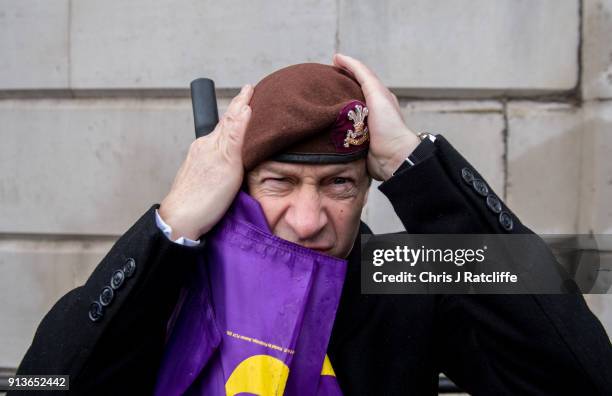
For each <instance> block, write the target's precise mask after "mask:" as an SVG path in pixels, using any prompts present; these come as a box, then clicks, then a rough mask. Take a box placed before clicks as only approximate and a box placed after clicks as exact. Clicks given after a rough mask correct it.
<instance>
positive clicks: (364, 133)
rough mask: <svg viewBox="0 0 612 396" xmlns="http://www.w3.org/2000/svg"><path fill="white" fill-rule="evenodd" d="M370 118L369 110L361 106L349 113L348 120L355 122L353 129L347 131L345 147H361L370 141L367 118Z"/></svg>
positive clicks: (357, 105) (356, 106)
mask: <svg viewBox="0 0 612 396" xmlns="http://www.w3.org/2000/svg"><path fill="white" fill-rule="evenodd" d="M367 116H368V108H367V107H365V106H361V105H359V104H356V105H355V108H354V109H353V110H351V111H349V112H348V115H347V117H348V119H349V120H351V121H353V129H349V130H348V131H346V136H345V138H344V147H349V146H351V145H353V146H359V145H361V144H363V143H364V142H365V141H366V140H368V139H369V133H368V127H367V125H366V117H367Z"/></svg>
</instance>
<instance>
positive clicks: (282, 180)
mask: <svg viewBox="0 0 612 396" xmlns="http://www.w3.org/2000/svg"><path fill="white" fill-rule="evenodd" d="M266 181H272V182H281V183H282V182H286V181H287V178H286V177H269V178H267V179H265V180H264V182H266Z"/></svg>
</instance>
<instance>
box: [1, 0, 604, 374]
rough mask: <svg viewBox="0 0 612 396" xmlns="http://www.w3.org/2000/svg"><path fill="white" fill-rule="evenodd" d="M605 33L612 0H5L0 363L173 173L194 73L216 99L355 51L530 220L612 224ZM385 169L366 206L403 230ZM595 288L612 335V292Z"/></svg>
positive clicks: (533, 223) (412, 113)
mask: <svg viewBox="0 0 612 396" xmlns="http://www.w3.org/2000/svg"><path fill="white" fill-rule="evenodd" d="M610 37H612V0H604V1H590V0H584V1H580V0H531V1H529V0H523V1H515V0H495V1H490V0H458V1H454V2H433V1H430V0H412V1H395V0H387V1H377V2H365V1H348V0H301V1H283V2H280V1H278V2H273V1H263V0H254V1H249V2H247V1H237V0H228V1H223V2H221V1H210V0H199V1H197V0H179V1H177V0H172V1H170V0H156V1H150V0H131V1H123V0H106V1H94V0H72V1H70V0H0V54H1V55H0V301H2V304H1V305H0V367H15V366H16V365H17V364H18V362H19V361H20V359H21V357H22V356H23V354H24V352H25V350H26V348H27V346H28V345H29V343H30V341H31V338H32V335H33V333H34V330H35V328H36V326H37V325H38V323H39V322H40V320H41V318H42V316H43V315H44V313H45V312H47V311H48V309H49V308H50V307H51V306H52V305H53V303H54V302H55V301H56V300H57V299H58V298H59V297H60V296H62V295H63V294H64V293H65V292H67V291H68V290H69V289H71V288H74V287H76V286H78V285H80V284H82V283H83V282H84V281H85V280H86V279H87V276H88V274H89V273H90V272H91V271H92V269H93V268H94V267H95V265H96V264H97V263H98V262H99V260H100V259H101V258H102V257H103V256H104V254H105V253H106V252H107V251H108V249H109V248H110V246H111V245H112V243H113V241H114V240H115V239H116V238H117V237H118V236H119V235H121V234H122V233H123V232H124V231H125V230H126V229H127V228H128V227H129V226H130V225H131V224H132V223H133V222H134V221H135V220H136V219H137V218H138V217H139V216H140V215H141V214H142V213H143V212H144V211H145V210H147V209H148V208H149V207H150V205H152V204H153V203H155V202H159V201H160V200H161V199H162V198H163V196H164V194H165V193H166V192H167V191H168V189H169V187H170V184H171V182H172V180H173V177H174V174H175V172H176V170H177V169H178V166H179V164H180V162H181V161H182V159H183V157H184V155H185V153H186V151H187V148H188V145H189V143H190V142H191V141H192V139H193V120H192V114H191V103H190V100H189V91H188V86H189V82H190V81H191V80H192V79H194V78H196V77H201V76H206V77H209V78H212V79H214V80H215V82H216V84H217V88H218V96H219V98H220V106H221V110H223V109H224V107H225V106H226V105H227V103H228V101H229V99H230V98H231V97H232V96H233V95H234V94H235V93H236V92H237V90H238V88H239V87H240V86H241V85H243V84H245V83H255V82H257V81H258V80H259V79H260V78H261V77H262V76H264V75H266V74H268V73H270V72H271V71H273V70H275V69H277V68H280V67H282V66H286V65H288V64H293V63H299V62H308V61H310V62H322V63H329V62H330V60H331V56H332V54H333V53H334V52H336V51H339V52H344V53H347V54H349V55H353V56H355V57H357V58H360V59H362V60H363V61H364V62H366V63H367V64H368V65H370V66H371V67H372V68H373V69H374V70H375V71H376V72H377V73H378V74H379V76H380V77H381V78H382V79H383V80H384V82H385V83H386V84H387V85H388V86H389V87H391V88H392V89H393V91H394V92H395V93H396V94H398V96H400V99H401V106H402V109H403V112H404V115H405V119H406V121H407V123H408V125H409V126H410V127H411V128H413V129H414V130H417V131H421V130H426V131H430V132H435V133H441V134H443V135H444V136H445V137H447V138H448V139H449V140H450V142H451V143H453V144H454V145H455V147H456V148H458V149H459V151H461V152H462V153H463V154H464V156H465V157H466V158H467V159H468V160H470V161H471V162H472V163H473V164H474V166H475V167H477V168H478V169H479V170H480V171H481V172H482V173H483V175H484V176H485V178H486V179H487V180H488V181H489V183H490V184H491V186H492V187H493V189H494V190H495V191H496V192H497V193H498V194H499V195H500V196H501V197H504V198H505V200H506V202H507V203H508V205H509V206H510V207H511V208H512V209H513V210H514V211H515V212H516V213H517V215H518V216H519V217H520V218H521V220H522V221H523V222H524V223H526V224H527V225H528V226H530V227H531V228H532V229H533V230H535V231H537V232H541V233H545V232H549V233H575V232H594V233H612V206H611V205H610V202H612V161H610V160H609V157H610V156H612V129H611V127H612V100H611V99H612V40H610ZM377 185H378V184H377V183H374V185H373V187H372V192H371V195H370V201H369V204H368V206H367V207H366V209H365V211H364V213H363V219H364V221H366V222H367V223H368V224H370V225H371V226H372V228H373V230H374V231H375V232H387V231H397V230H399V229H401V224H400V223H399V221H398V220H397V218H396V216H395V215H394V213H393V210H392V209H391V207H390V205H389V204H388V202H387V201H386V199H385V198H384V197H383V196H382V194H381V193H380V192H379V191H378V190H377V189H376V187H377ZM609 250H610V251H611V252H612V246H610V247H609ZM606 257H607V258H608V260H610V261H612V253H608V255H607V256H606ZM587 298H588V301H589V303H590V305H591V307H592V309H593V310H594V312H595V313H596V314H597V315H598V316H599V317H600V319H601V320H602V321H603V322H604V324H605V325H606V327H607V329H608V332H609V333H611V334H612V299H610V296H587Z"/></svg>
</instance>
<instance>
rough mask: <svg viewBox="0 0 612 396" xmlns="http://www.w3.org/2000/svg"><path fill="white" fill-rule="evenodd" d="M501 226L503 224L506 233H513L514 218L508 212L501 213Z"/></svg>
mask: <svg viewBox="0 0 612 396" xmlns="http://www.w3.org/2000/svg"><path fill="white" fill-rule="evenodd" d="M499 224H501V226H502V227H504V230H506V231H512V227H514V224H513V222H512V217H510V215H509V214H508V212H501V213H500V214H499Z"/></svg>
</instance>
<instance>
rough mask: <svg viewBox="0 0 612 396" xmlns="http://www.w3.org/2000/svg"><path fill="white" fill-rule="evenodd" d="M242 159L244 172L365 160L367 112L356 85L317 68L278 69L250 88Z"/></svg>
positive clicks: (345, 75)
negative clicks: (262, 166)
mask: <svg viewBox="0 0 612 396" xmlns="http://www.w3.org/2000/svg"><path fill="white" fill-rule="evenodd" d="M249 105H250V106H251V109H252V115H251V120H250V122H249V125H248V127H247V130H246V133H245V136H244V145H243V149H242V158H243V161H244V167H245V169H246V170H247V171H250V170H252V169H253V168H255V167H256V166H257V165H258V164H259V163H261V162H263V161H265V160H275V161H282V162H302V163H316V164H327V163H342V162H349V161H354V160H357V159H359V158H363V157H364V156H365V155H367V151H368V147H369V133H368V127H367V115H368V109H367V107H366V106H365V99H364V97H363V92H362V91H361V87H360V86H359V83H357V81H355V79H354V78H353V77H352V76H350V75H349V74H348V73H347V72H346V71H344V70H342V69H340V68H337V67H334V66H329V65H323V64H319V63H302V64H298V65H293V66H289V67H286V68H283V69H280V70H278V71H276V72H274V73H272V74H270V75H268V76H267V77H265V78H264V79H262V80H261V81H260V82H259V83H258V84H257V85H256V86H255V89H254V92H253V97H252V98H251V102H250V103H249Z"/></svg>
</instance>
